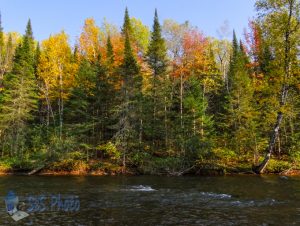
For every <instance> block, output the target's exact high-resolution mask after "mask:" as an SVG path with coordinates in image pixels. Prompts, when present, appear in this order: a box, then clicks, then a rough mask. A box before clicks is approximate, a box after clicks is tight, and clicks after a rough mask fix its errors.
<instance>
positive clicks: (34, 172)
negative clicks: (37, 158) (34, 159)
mask: <svg viewBox="0 0 300 226" xmlns="http://www.w3.org/2000/svg"><path fill="white" fill-rule="evenodd" d="M45 167H46V164H43V165H42V166H39V167H37V168H35V169H33V170H31V171H30V172H29V173H27V175H28V176H31V175H34V174H36V173H38V172H40V171H41V170H42V169H44V168H45Z"/></svg>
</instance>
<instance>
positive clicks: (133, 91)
mask: <svg viewBox="0 0 300 226" xmlns="http://www.w3.org/2000/svg"><path fill="white" fill-rule="evenodd" d="M130 29H131V24H130V21H129V14H128V10H127V9H126V11H125V18H124V25H123V28H122V32H123V35H124V39H125V44H124V61H123V63H122V65H121V66H120V73H121V75H122V86H121V90H120V92H121V93H120V98H121V100H120V105H119V106H118V109H117V115H118V123H117V125H116V127H117V132H116V134H115V136H114V138H115V140H116V142H117V145H118V146H119V147H120V150H122V152H123V170H126V156H127V154H128V152H129V151H130V150H131V149H138V148H139V146H140V145H141V142H142V141H141V139H142V137H141V136H142V121H141V112H142V110H141V104H140V103H141V99H142V92H141V88H142V77H141V75H140V69H139V66H138V64H137V61H136V59H135V57H134V55H133V51H132V48H131V43H130V35H129V34H130ZM137 140H139V143H138V146H136V141H137Z"/></svg>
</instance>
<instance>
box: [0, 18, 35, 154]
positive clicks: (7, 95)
mask: <svg viewBox="0 0 300 226" xmlns="http://www.w3.org/2000/svg"><path fill="white" fill-rule="evenodd" d="M33 47H34V46H33V35H32V30H31V24H30V21H29V22H28V24H27V28H26V33H25V35H24V36H23V39H22V43H21V44H19V46H18V47H17V49H16V52H15V57H14V63H13V68H12V71H11V73H9V74H7V76H5V78H4V92H3V98H2V103H1V107H0V122H1V129H2V130H3V131H4V136H5V138H6V139H5V141H6V142H9V143H10V146H9V149H10V155H13V154H16V155H17V156H22V154H23V150H24V149H25V141H26V140H25V136H26V133H28V127H27V126H28V123H29V122H30V121H31V120H32V119H33V113H34V111H35V110H36V109H37V83H36V78H35V75H34V60H33V59H34V58H33V56H34V49H33Z"/></svg>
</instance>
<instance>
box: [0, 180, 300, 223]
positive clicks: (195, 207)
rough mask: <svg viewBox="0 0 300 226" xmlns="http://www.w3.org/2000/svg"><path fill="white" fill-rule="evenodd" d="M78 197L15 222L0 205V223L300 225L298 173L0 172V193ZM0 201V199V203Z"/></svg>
mask: <svg viewBox="0 0 300 226" xmlns="http://www.w3.org/2000/svg"><path fill="white" fill-rule="evenodd" d="M9 190H14V191H15V192H16V194H17V195H18V196H19V199H20V200H25V202H26V197H28V196H36V197H38V196H40V195H44V196H46V197H47V196H51V195H53V194H61V195H62V196H68V195H73V196H76V197H77V196H78V197H79V200H80V210H79V211H78V212H64V211H51V210H46V211H41V212H38V211H37V212H32V213H30V216H29V217H27V218H25V219H23V220H22V221H21V222H18V223H15V222H13V220H12V219H11V218H10V217H9V216H8V215H7V214H6V212H5V205H4V201H3V204H2V205H0V225H1V226H2V225H3V226H4V225H5V226H6V225H39V226H40V225H59V226H67V225H70V226H71V225H72V226H75V225H78V226H79V225H82V226H90V225H91V226H92V225H261V226H262V225H264V226H265V225H300V178H299V177H285V178H283V177H279V176H264V177H260V176H226V177H155V176H140V177H50V176H32V177H23V176H3V177H0V196H1V197H0V198H1V199H2V200H3V199H4V196H5V195H6V193H7V191H9ZM0 203H1V202H0Z"/></svg>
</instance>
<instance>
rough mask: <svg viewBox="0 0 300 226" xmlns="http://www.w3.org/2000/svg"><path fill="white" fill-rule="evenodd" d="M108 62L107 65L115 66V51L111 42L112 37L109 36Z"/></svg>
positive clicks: (107, 46)
mask: <svg viewBox="0 0 300 226" xmlns="http://www.w3.org/2000/svg"><path fill="white" fill-rule="evenodd" d="M106 60H107V64H108V65H109V66H112V65H113V64H114V61H115V59H114V50H113V46H112V43H111V40H110V35H108V37H107V42H106Z"/></svg>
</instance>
